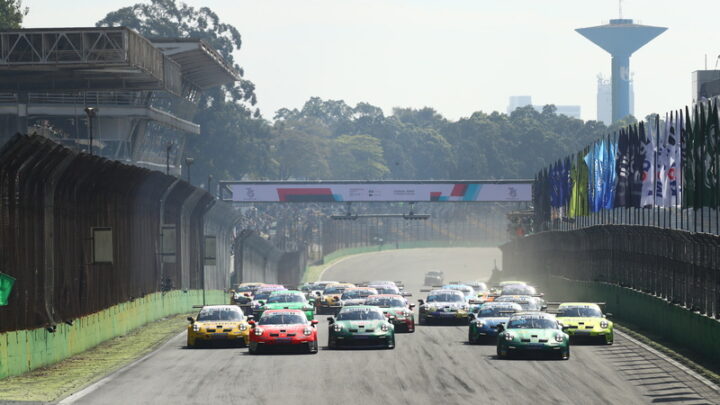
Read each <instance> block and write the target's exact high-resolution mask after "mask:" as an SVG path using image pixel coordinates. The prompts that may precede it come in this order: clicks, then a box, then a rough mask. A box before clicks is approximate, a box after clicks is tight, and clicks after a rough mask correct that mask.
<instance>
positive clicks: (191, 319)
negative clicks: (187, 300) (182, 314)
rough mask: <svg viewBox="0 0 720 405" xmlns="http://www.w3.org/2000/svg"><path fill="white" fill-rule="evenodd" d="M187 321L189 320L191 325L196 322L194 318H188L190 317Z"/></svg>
mask: <svg viewBox="0 0 720 405" xmlns="http://www.w3.org/2000/svg"><path fill="white" fill-rule="evenodd" d="M187 320H188V322H190V323H191V324H192V323H195V320H194V319H193V317H192V316H188V317H187Z"/></svg>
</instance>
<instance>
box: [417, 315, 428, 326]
mask: <svg viewBox="0 0 720 405" xmlns="http://www.w3.org/2000/svg"><path fill="white" fill-rule="evenodd" d="M418 323H419V324H420V325H427V324H428V322H427V318H425V317H424V316H422V315H421V316H420V318H419V319H418Z"/></svg>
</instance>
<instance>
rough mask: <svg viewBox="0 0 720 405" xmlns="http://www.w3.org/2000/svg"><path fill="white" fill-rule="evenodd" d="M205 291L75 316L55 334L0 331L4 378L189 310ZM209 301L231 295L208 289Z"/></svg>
mask: <svg viewBox="0 0 720 405" xmlns="http://www.w3.org/2000/svg"><path fill="white" fill-rule="evenodd" d="M202 295H203V293H202V291H201V290H190V291H187V292H182V291H177V290H176V291H171V292H168V293H165V294H163V293H153V294H149V295H147V296H145V297H143V298H138V299H135V300H133V301H130V302H125V303H121V304H118V305H115V306H112V307H110V308H108V309H105V310H103V311H100V312H97V313H94V314H91V315H87V316H84V317H82V318H78V319H75V320H74V321H73V325H68V324H65V323H62V324H58V325H57V330H56V331H55V332H54V333H50V332H48V331H47V330H46V329H45V328H39V329H32V330H18V331H11V332H5V333H0V378H5V377H8V376H13V375H19V374H23V373H26V372H28V371H31V370H34V369H36V368H39V367H43V366H48V365H50V364H53V363H56V362H58V361H61V360H63V359H66V358H68V357H70V356H72V355H74V354H77V353H80V352H82V351H85V350H87V349H90V348H91V347H93V346H96V345H98V344H99V343H102V342H104V341H106V340H108V339H112V338H115V337H118V336H122V335H124V334H127V333H128V332H130V331H132V330H133V329H136V328H138V327H141V326H143V325H145V324H146V323H148V322H152V321H155V320H158V319H160V318H163V317H166V316H169V315H176V314H180V313H188V312H192V311H193V305H200V304H202V302H203V297H202ZM205 302H206V303H207V304H224V303H227V302H228V297H227V294H225V293H224V292H223V291H218V290H213V291H206V292H205Z"/></svg>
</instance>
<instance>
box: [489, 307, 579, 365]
mask: <svg viewBox="0 0 720 405" xmlns="http://www.w3.org/2000/svg"><path fill="white" fill-rule="evenodd" d="M498 329H499V330H500V333H499V334H498V339H497V356H498V358H501V359H504V358H508V357H510V356H512V355H514V354H516V353H520V352H526V353H544V354H549V355H552V356H556V357H557V358H559V359H562V360H567V359H569V358H570V336H568V334H567V333H565V332H564V331H563V329H564V328H563V327H562V325H561V324H560V322H558V320H557V319H556V318H555V316H554V315H551V314H546V313H542V312H531V313H518V314H515V315H513V316H512V317H511V318H510V319H509V320H508V322H507V324H505V325H502V324H501V325H499V327H498Z"/></svg>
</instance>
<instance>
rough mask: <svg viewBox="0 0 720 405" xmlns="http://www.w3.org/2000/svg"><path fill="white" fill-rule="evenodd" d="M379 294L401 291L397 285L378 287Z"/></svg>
mask: <svg viewBox="0 0 720 405" xmlns="http://www.w3.org/2000/svg"><path fill="white" fill-rule="evenodd" d="M377 290H378V294H397V293H399V292H400V291H399V290H398V289H397V288H395V287H390V286H388V287H385V288H378V289H377Z"/></svg>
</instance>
